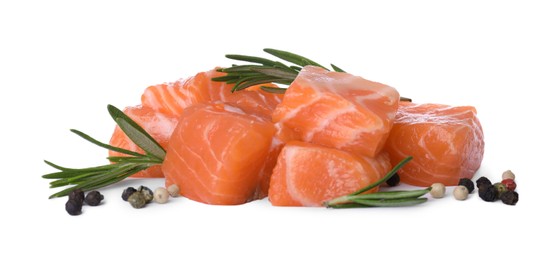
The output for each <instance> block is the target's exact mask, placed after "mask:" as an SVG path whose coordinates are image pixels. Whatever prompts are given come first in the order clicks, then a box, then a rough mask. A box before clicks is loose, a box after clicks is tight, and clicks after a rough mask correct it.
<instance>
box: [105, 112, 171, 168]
mask: <svg viewBox="0 0 557 260" xmlns="http://www.w3.org/2000/svg"><path fill="white" fill-rule="evenodd" d="M108 112H109V113H110V115H111V116H112V118H113V119H114V121H116V124H118V126H120V128H121V129H122V131H123V132H124V133H125V134H126V135H127V136H128V137H129V138H130V139H131V140H132V141H133V142H134V143H135V144H136V145H137V146H139V147H140V148H141V149H143V150H144V151H145V152H146V153H147V154H151V155H153V156H155V157H156V158H158V159H160V160H164V157H165V156H166V151H165V150H164V148H162V146H160V144H159V143H157V141H155V139H153V137H151V135H149V133H147V132H146V131H145V130H144V129H143V128H141V126H139V125H138V124H137V123H136V122H134V121H133V120H132V119H131V118H129V117H128V116H127V115H126V114H124V112H122V111H120V110H119V109H118V108H116V107H114V106H112V105H108Z"/></svg>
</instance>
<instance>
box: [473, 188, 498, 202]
mask: <svg viewBox="0 0 557 260" xmlns="http://www.w3.org/2000/svg"><path fill="white" fill-rule="evenodd" d="M478 193H479V195H480V198H482V200H484V201H487V202H493V201H496V200H497V197H498V194H497V188H495V186H493V185H487V184H483V185H480V187H479V189H478Z"/></svg>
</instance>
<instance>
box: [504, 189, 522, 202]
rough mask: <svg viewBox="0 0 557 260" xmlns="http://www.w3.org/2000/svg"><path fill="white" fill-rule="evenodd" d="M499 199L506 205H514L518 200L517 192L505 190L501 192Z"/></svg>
mask: <svg viewBox="0 0 557 260" xmlns="http://www.w3.org/2000/svg"><path fill="white" fill-rule="evenodd" d="M501 201H502V202H503V203H505V204H507V205H516V203H517V202H518V193H517V192H516V191H512V190H508V191H505V192H503V194H501Z"/></svg>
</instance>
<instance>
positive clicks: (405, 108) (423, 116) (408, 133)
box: [385, 102, 484, 187]
mask: <svg viewBox="0 0 557 260" xmlns="http://www.w3.org/2000/svg"><path fill="white" fill-rule="evenodd" d="M385 150H386V151H388V152H389V154H390V157H391V162H392V163H395V162H398V161H400V160H402V159H403V158H405V157H407V156H409V155H411V156H413V157H414V159H413V160H412V161H410V162H409V163H408V164H407V165H405V166H404V167H403V168H402V169H401V170H399V175H400V180H401V181H402V182H405V183H407V184H411V185H416V186H424V187H426V186H430V185H431V184H433V183H435V182H440V183H443V184H445V185H456V184H458V180H459V179H460V178H472V177H473V176H474V174H475V173H476V171H477V170H478V169H479V168H480V164H481V162H482V158H483V153H484V136H483V132H482V127H481V125H480V121H479V120H478V118H477V117H476V109H475V108H474V107H470V106H461V107H451V106H447V105H438V104H421V105H419V104H414V103H410V102H401V103H400V107H399V110H398V113H397V116H396V120H395V124H394V126H393V129H392V130H391V134H390V136H389V138H388V140H387V144H386V146H385Z"/></svg>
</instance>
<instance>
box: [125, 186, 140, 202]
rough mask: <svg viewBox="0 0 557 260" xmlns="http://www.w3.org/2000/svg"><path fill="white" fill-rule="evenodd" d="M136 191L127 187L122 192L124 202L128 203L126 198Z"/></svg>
mask: <svg viewBox="0 0 557 260" xmlns="http://www.w3.org/2000/svg"><path fill="white" fill-rule="evenodd" d="M136 191H137V190H136V189H135V188H134V187H128V188H126V189H125V190H124V192H122V199H123V200H124V201H128V198H129V197H130V195H132V194H133V193H134V192H136Z"/></svg>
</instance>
